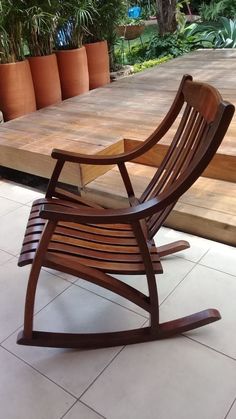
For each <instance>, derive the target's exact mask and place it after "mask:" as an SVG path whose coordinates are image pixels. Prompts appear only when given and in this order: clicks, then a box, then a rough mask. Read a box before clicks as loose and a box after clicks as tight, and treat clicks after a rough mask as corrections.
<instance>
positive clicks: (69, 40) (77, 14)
mask: <svg viewBox="0 0 236 419" xmlns="http://www.w3.org/2000/svg"><path fill="white" fill-rule="evenodd" d="M94 12H95V7H94V4H93V1H92V0H68V1H64V0H61V1H60V2H59V5H58V14H59V22H58V28H57V29H58V36H57V37H56V40H55V43H56V47H57V48H58V49H75V48H80V47H81V46H82V42H83V37H84V35H85V33H88V27H89V25H90V24H91V23H92V16H93V13H94Z"/></svg>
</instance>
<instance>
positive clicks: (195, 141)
mask: <svg viewBox="0 0 236 419" xmlns="http://www.w3.org/2000/svg"><path fill="white" fill-rule="evenodd" d="M233 113H234V106H233V105H232V104H230V103H227V102H224V101H223V100H222V98H221V96H220V94H219V93H218V91H217V90H216V89H215V88H214V87H212V86H210V85H208V84H204V83H199V82H195V81H192V78H191V76H188V75H187V76H184V77H183V79H182V81H181V84H180V86H179V89H178V92H177V94H176V97H175V99H174V102H173V104H172V106H171V108H170V110H169V112H168V113H167V115H166V116H165V118H164V119H163V121H162V122H161V124H160V125H159V126H158V128H157V129H156V130H155V131H154V132H153V133H152V134H151V135H150V136H149V138H148V139H147V140H146V141H144V142H143V143H142V144H141V145H140V146H138V147H137V148H136V149H134V150H133V151H130V152H127V153H122V154H119V155H113V156H101V155H99V156H98V155H95V156H89V155H81V154H77V153H72V152H69V151H62V150H53V152H52V157H53V158H54V159H57V163H56V165H55V169H54V172H53V174H52V177H51V180H50V182H49V186H48V190H47V193H46V197H45V198H43V199H39V200H37V201H35V202H34V203H33V205H32V209H31V213H30V217H29V221H28V224H27V228H26V232H25V237H24V241H23V246H22V250H21V254H20V258H19V266H23V265H26V264H32V268H31V272H30V276H29V282H28V288H27V294H26V302H25V320H24V330H23V331H22V332H20V334H19V335H18V343H19V344H25V345H36V346H55V347H105V346H113V345H124V344H129V343H137V342H143V341H150V340H155V339H163V338H166V337H170V336H173V335H175V334H178V333H182V332H186V331H188V330H191V329H194V328H197V327H200V326H203V325H206V324H208V323H211V322H214V321H216V320H218V319H220V314H219V312H218V311H217V310H216V309H207V310H204V311H201V312H198V313H195V314H191V315H189V316H186V317H183V318H180V319H175V320H172V321H168V322H166V323H160V322H159V303H158V291H157V284H156V278H155V275H156V274H161V273H162V266H161V261H160V259H161V258H162V257H163V256H165V255H168V254H171V253H175V252H177V251H179V250H183V249H186V248H187V247H189V244H188V242H186V241H177V242H174V243H170V244H167V245H164V246H160V247H157V248H156V246H155V243H154V240H153V237H154V235H155V234H156V232H157V231H158V230H159V228H160V227H161V226H162V225H163V222H164V220H165V219H166V217H167V216H168V214H169V213H170V211H171V210H172V208H173V207H174V205H175V203H176V202H177V200H178V199H179V197H180V196H181V195H182V194H183V193H184V192H185V191H187V190H188V189H189V188H190V187H191V185H192V184H193V183H194V182H195V181H196V179H197V178H198V177H199V176H200V175H201V173H202V172H203V171H204V169H205V168H206V166H207V165H208V163H209V162H210V160H211V159H212V157H213V156H214V154H215V152H216V150H217V148H218V147H219V145H220V143H221V141H222V140H223V138H224V135H225V133H226V131H227V128H228V126H229V124H230V121H231V119H232V116H233ZM177 118H180V121H179V124H178V127H177V129H176V132H175V134H174V136H173V140H172V142H171V145H170V146H169V148H168V151H167V153H166V155H165V157H164V159H163V161H162V163H161V164H160V166H159V168H158V169H157V171H156V174H155V175H154V177H153V179H152V180H151V182H150V183H149V185H148V186H147V188H146V190H145V191H144V192H143V194H142V196H141V198H140V199H139V200H138V199H137V198H136V197H135V194H134V191H133V187H132V183H131V181H130V178H129V174H128V171H127V168H126V162H128V161H132V160H134V159H136V158H137V157H138V156H140V155H142V154H144V153H146V152H147V151H148V150H150V149H151V148H152V147H153V146H155V144H156V143H157V142H159V141H160V140H161V138H162V137H163V136H164V135H165V134H166V132H167V131H168V130H169V129H170V128H171V127H172V125H173V123H174V122H175V121H176V119H177ZM68 161H69V162H72V163H75V164H76V163H77V164H78V163H83V164H88V165H115V164H117V165H118V167H119V170H120V174H121V177H122V179H123V181H124V185H125V187H126V191H127V195H128V199H129V204H130V205H129V206H128V207H127V208H123V209H121V208H119V209H105V208H102V207H100V206H99V205H97V204H95V203H93V202H89V201H87V200H86V199H85V198H82V197H80V196H79V195H77V194H75V193H72V192H70V191H68V190H66V189H63V188H61V187H60V185H59V176H60V173H61V171H62V169H63V166H64V164H65V162H68ZM43 266H44V267H48V268H52V269H56V270H59V271H62V272H65V273H68V274H71V275H74V276H76V277H79V278H82V279H84V280H87V281H90V282H92V283H94V284H97V285H99V286H101V287H104V288H106V289H108V290H110V291H112V292H114V293H116V294H118V295H119V296H122V297H124V298H126V299H128V300H129V301H131V302H132V303H134V304H136V305H138V306H139V307H141V308H142V309H144V310H145V311H147V313H148V314H149V318H150V322H149V326H147V327H144V328H140V329H133V330H123V331H114V332H103V333H94V334H91V333H88V334H80V333H78V334H76V333H63V332H61V333H57V332H47V331H37V330H34V329H33V314H34V301H35V293H36V288H37V283H38V278H39V274H40V270H41V268H42V267H43ZM115 274H119V275H122V274H125V275H127V274H128V275H133V274H144V275H146V278H147V284H148V290H149V292H148V295H145V294H143V293H141V292H140V291H138V290H137V289H135V288H134V287H131V286H129V285H127V284H126V283H125V282H123V281H121V280H120V279H117V278H115V277H114V276H113V275H115Z"/></svg>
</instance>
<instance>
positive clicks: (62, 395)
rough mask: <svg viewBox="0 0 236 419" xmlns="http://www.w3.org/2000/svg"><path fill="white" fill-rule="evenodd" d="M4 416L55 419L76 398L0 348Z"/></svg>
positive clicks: (1, 397) (0, 389)
mask: <svg viewBox="0 0 236 419" xmlns="http://www.w3.org/2000/svg"><path fill="white" fill-rule="evenodd" d="M0 365H1V374H0V405H1V418H3V419H31V418H32V419H58V418H60V417H61V416H62V415H63V414H64V413H65V412H66V411H67V410H68V409H69V408H70V406H72V405H73V403H74V402H75V399H74V398H73V397H72V396H71V395H69V394H68V393H66V392H65V391H64V390H62V389H61V388H59V387H58V386H56V385H55V384H53V383H52V382H51V381H49V380H47V379H46V378H45V377H43V376H42V375H40V374H39V373H38V372H37V371H34V370H33V369H32V368H30V367H29V366H28V365H26V364H25V363H23V362H22V361H20V360H19V359H17V358H16V357H14V356H13V355H11V354H9V353H8V352H7V351H6V350H5V349H3V348H0Z"/></svg>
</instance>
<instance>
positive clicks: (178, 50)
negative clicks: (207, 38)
mask: <svg viewBox="0 0 236 419" xmlns="http://www.w3.org/2000/svg"><path fill="white" fill-rule="evenodd" d="M199 46H201V45H200V43H199V40H198V38H197V37H194V36H193V35H191V36H190V35H187V34H186V33H185V32H182V33H178V32H175V33H173V34H166V35H163V36H162V37H160V36H158V35H156V36H153V38H152V39H151V41H150V43H149V45H148V47H147V52H146V59H151V58H155V57H164V56H166V55H171V56H173V57H178V56H179V55H182V54H185V53H187V52H190V51H192V50H193V49H196V48H199Z"/></svg>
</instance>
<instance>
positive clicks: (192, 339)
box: [181, 332, 236, 362]
mask: <svg viewBox="0 0 236 419" xmlns="http://www.w3.org/2000/svg"><path fill="white" fill-rule="evenodd" d="M185 333H186V332H184V333H181V336H184V337H186V338H187V339H189V340H191V341H192V342H195V343H197V344H198V345H201V346H204V348H207V349H210V350H212V351H214V352H216V353H217V354H219V355H222V356H224V357H226V358H228V359H231V361H234V362H236V359H235V358H233V357H232V356H230V355H227V354H225V353H224V352H221V351H219V350H217V349H215V348H212V346H209V345H207V344H206V343H202V342H199V341H198V340H196V339H194V338H192V337H190V336H187V335H185Z"/></svg>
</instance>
